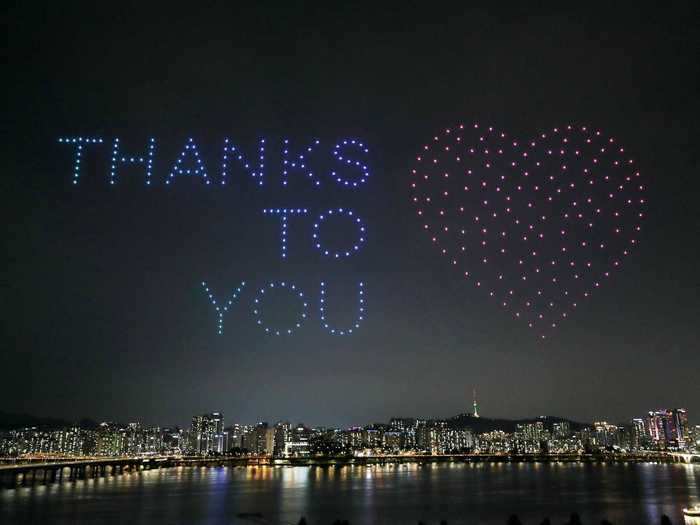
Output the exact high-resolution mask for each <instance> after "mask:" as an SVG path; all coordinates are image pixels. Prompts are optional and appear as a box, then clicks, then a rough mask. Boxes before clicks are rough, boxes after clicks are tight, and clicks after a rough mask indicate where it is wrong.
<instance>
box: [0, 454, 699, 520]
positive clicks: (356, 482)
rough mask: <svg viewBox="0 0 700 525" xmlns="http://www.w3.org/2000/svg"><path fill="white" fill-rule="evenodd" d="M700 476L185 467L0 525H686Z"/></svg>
mask: <svg viewBox="0 0 700 525" xmlns="http://www.w3.org/2000/svg"><path fill="white" fill-rule="evenodd" d="M699 477H700V465H664V464H656V465H654V464H608V465H591V464H583V463H553V464H546V463H541V464H540V463H534V464H506V463H493V464H484V463H467V464H464V463H451V464H450V463H447V464H427V465H424V464H418V463H410V464H401V465H372V466H360V465H334V466H316V467H280V466H276V467H268V466H256V467H215V468H184V467H178V468H173V469H163V470H158V471H145V472H134V473H130V474H125V475H124V476H118V477H108V478H101V479H95V480H81V481H76V482H73V483H65V484H54V485H48V486H41V485H38V486H35V487H33V488H29V487H24V488H18V489H16V490H6V491H2V492H0V523H20V524H21V523H57V524H59V525H63V524H69V523H70V524H72V523H77V522H104V521H122V520H127V517H128V521H129V523H130V525H142V524H143V525H153V524H158V523H188V524H190V523H191V524H197V525H199V524H212V525H214V524H217V525H218V524H224V523H225V524H227V525H229V524H235V523H247V522H246V521H244V520H243V521H242V520H241V518H239V517H238V515H239V513H242V512H247V513H258V512H259V513H261V514H262V515H264V516H265V519H267V520H268V521H269V522H271V523H296V521H297V520H298V519H299V517H300V516H302V515H305V516H306V517H307V518H308V520H309V522H319V523H332V522H333V521H334V520H335V519H338V518H343V519H348V520H350V522H351V523H353V525H355V524H379V523H397V524H401V525H404V524H406V523H416V522H417V521H418V520H424V521H426V522H433V523H435V522H438V521H439V520H442V519H445V520H447V521H448V522H449V523H450V525H453V524H460V523H483V524H503V523H505V519H506V518H507V516H508V514H510V513H512V512H517V513H518V514H519V515H520V517H521V519H522V520H523V522H525V523H529V522H533V523H539V522H540V520H541V519H542V518H544V517H545V516H548V517H550V519H552V522H553V523H557V522H564V521H565V520H566V517H568V514H569V513H570V512H571V511H573V510H576V511H577V512H578V513H579V514H580V515H581V517H582V518H583V519H584V523H599V522H600V520H601V519H603V518H607V519H609V520H610V521H612V522H613V523H615V524H616V525H632V524H634V525H639V524H640V523H651V524H657V523H659V520H660V517H661V515H662V514H667V515H669V516H670V517H671V519H672V521H673V523H683V516H682V514H681V508H682V507H687V506H691V505H694V504H698V503H700V497H699V495H698V488H699V487H700V482H699V479H698V478H699ZM125 513H128V516H127V515H126V514H125ZM685 522H686V524H688V525H690V524H692V525H700V520H698V519H694V518H687V519H686V520H685Z"/></svg>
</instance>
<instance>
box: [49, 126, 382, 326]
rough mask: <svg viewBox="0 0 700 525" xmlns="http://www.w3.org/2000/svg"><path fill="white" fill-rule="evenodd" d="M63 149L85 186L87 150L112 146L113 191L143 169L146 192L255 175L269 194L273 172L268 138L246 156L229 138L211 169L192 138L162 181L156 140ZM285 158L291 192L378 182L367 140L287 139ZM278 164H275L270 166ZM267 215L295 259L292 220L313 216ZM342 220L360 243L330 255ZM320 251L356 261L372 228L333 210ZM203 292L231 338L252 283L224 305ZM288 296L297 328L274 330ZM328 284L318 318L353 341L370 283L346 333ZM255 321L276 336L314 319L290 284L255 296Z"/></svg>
mask: <svg viewBox="0 0 700 525" xmlns="http://www.w3.org/2000/svg"><path fill="white" fill-rule="evenodd" d="M58 142H59V143H61V144H66V145H70V146H72V147H73V148H74V158H73V169H72V182H73V184H76V185H77V184H78V182H79V181H80V179H81V177H82V176H83V171H84V170H83V169H82V166H83V164H84V153H85V150H86V148H93V147H95V148H97V147H100V146H101V145H104V144H109V146H108V147H109V150H108V155H109V163H108V164H107V166H106V174H107V180H108V181H109V184H110V185H114V184H116V183H117V182H118V181H119V180H120V173H121V170H122V168H124V167H126V166H130V167H131V168H140V169H141V170H143V175H144V182H145V183H146V185H149V186H151V185H153V183H154V182H155V181H160V182H162V183H165V184H166V185H170V184H173V183H175V182H176V181H177V180H178V179H181V178H190V179H193V178H196V179H199V180H201V181H202V182H203V183H204V184H205V185H212V184H215V185H221V186H225V185H226V184H227V183H228V182H229V180H230V179H231V176H232V173H233V172H234V171H235V170H237V171H238V172H239V173H242V174H244V175H248V176H249V177H250V178H251V179H252V180H253V182H254V183H255V184H256V185H257V186H263V185H264V183H265V180H266V173H267V171H268V164H267V163H268V160H269V158H268V157H269V150H271V149H272V148H270V147H268V144H267V143H266V140H265V139H264V138H261V139H260V140H259V142H258V145H257V147H256V149H255V150H254V151H251V152H248V154H246V153H244V152H243V151H242V150H241V148H239V147H237V146H236V145H235V144H234V143H233V142H232V141H231V140H230V139H228V138H225V139H223V141H222V142H221V145H220V148H219V152H220V153H219V158H218V159H217V161H216V162H215V163H212V162H211V161H210V160H211V159H210V160H209V161H207V160H205V159H204V158H203V155H202V154H201V153H200V149H199V147H198V144H197V142H196V141H195V140H194V139H193V138H188V139H187V140H186V141H185V143H184V145H183V146H182V149H181V150H180V153H179V154H178V155H177V156H176V157H175V158H171V159H165V162H166V168H165V169H166V170H167V171H161V173H162V175H161V176H160V177H157V176H156V174H155V172H156V166H159V168H158V169H161V168H160V166H161V164H160V163H159V162H157V161H161V160H163V159H158V158H157V140H156V139H155V138H149V139H148V140H147V141H146V144H145V145H144V146H143V147H142V149H141V150H140V151H127V149H126V148H123V146H122V143H121V141H120V139H119V138H114V139H111V140H107V139H102V138H99V137H61V138H59V139H58ZM277 149H278V151H279V157H278V159H277V166H278V167H279V168H280V169H279V173H280V175H281V177H280V180H281V185H282V186H283V187H284V186H287V184H288V183H289V180H290V176H291V175H293V174H297V175H301V176H302V178H304V179H307V180H309V181H310V182H311V184H312V186H313V187H315V188H318V187H319V186H321V185H322V179H323V178H327V179H328V180H329V181H330V182H331V183H333V184H334V185H338V186H340V187H344V188H360V187H362V186H363V185H364V184H365V183H366V182H367V180H368V179H369V176H370V170H369V167H368V166H367V161H366V157H367V154H368V153H369V150H368V148H367V147H366V146H365V145H364V143H363V142H362V141H361V140H358V139H351V138H349V139H343V140H340V141H337V142H336V143H335V144H334V145H333V146H332V147H327V148H323V147H322V146H321V141H320V140H318V139H313V140H311V141H310V143H307V144H306V145H304V146H301V147H292V146H291V145H290V141H289V139H282V140H281V142H279V143H278V144H277ZM315 155H316V156H321V157H325V158H322V159H321V160H326V161H330V162H331V166H332V167H330V168H328V169H322V170H320V169H318V168H317V167H316V166H318V163H314V162H313V157H314V156H315ZM270 162H272V161H270ZM263 214H264V215H267V216H274V217H277V218H279V221H280V231H281V244H280V245H281V249H280V255H281V258H282V259H283V260H286V259H287V233H288V228H289V220H290V218H291V217H292V216H303V215H308V214H309V210H308V209H307V208H265V209H263ZM333 217H335V218H340V219H343V220H345V221H348V222H349V223H350V224H351V225H352V226H353V227H354V228H355V229H356V231H357V234H356V237H355V238H354V239H353V240H351V241H350V242H349V243H348V244H346V245H345V246H344V247H343V248H330V247H328V245H327V244H326V242H325V241H324V239H327V238H328V237H329V236H331V235H332V234H333V232H332V231H327V230H329V229H330V228H329V227H328V226H327V225H326V226H325V227H324V223H326V221H327V220H328V219H329V218H333ZM311 237H312V243H313V247H314V248H315V249H316V250H317V251H318V252H319V253H320V255H321V257H322V258H324V259H327V260H337V259H342V258H347V257H351V256H353V255H355V254H356V253H357V252H359V251H360V248H361V247H362V246H363V245H364V244H365V242H366V240H365V239H366V225H365V222H364V220H363V219H362V218H361V217H359V216H358V215H357V213H356V212H355V211H354V210H352V209H349V208H333V209H328V210H325V211H323V212H321V213H319V214H318V215H316V216H315V217H314V221H313V230H312V235H311ZM201 285H202V288H203V290H204V292H205V294H206V295H207V297H208V298H209V301H210V303H211V305H212V306H213V307H214V312H215V314H216V323H217V333H218V334H219V335H222V334H223V332H224V318H225V316H226V315H227V314H228V313H229V312H230V311H231V310H232V309H233V308H234V306H235V305H236V304H237V303H238V301H239V298H240V296H241V294H242V293H243V291H244V288H245V286H246V283H245V282H244V281H243V282H241V283H240V284H239V285H238V286H236V287H235V288H234V290H233V291H232V292H230V293H229V294H228V295H227V296H226V297H224V298H221V297H218V298H217V297H216V296H215V294H214V291H213V290H212V288H211V286H210V285H209V284H207V282H206V281H202V284H201ZM281 294H287V295H288V296H289V297H291V298H292V299H294V300H295V304H296V305H297V306H296V311H294V313H293V316H292V321H291V322H289V324H288V325H287V326H273V325H272V324H271V323H269V322H268V321H267V320H266V317H265V305H266V303H267V302H268V301H274V300H275V298H278V299H279V296H280V295H281ZM327 306H328V305H327V283H326V282H325V281H322V282H321V288H320V297H319V303H318V312H319V320H320V326H321V329H322V330H325V331H326V332H328V333H329V334H331V335H350V334H352V333H353V331H354V330H356V329H358V328H359V327H360V324H361V322H362V321H363V320H364V315H365V283H364V282H361V281H360V282H358V286H357V312H356V314H355V315H354V320H352V321H350V322H349V323H348V324H347V325H346V326H336V325H335V324H333V323H332V321H331V320H329V319H328V313H327ZM251 313H252V316H253V318H254V320H255V323H256V324H257V325H258V326H259V327H260V328H261V329H262V331H263V332H264V333H265V334H269V335H273V336H281V335H291V334H293V333H294V332H295V331H296V330H298V329H299V328H301V327H302V324H304V323H305V322H306V321H307V319H308V318H309V303H308V302H307V299H306V295H305V294H304V292H303V291H302V290H301V289H299V287H298V286H296V285H294V284H292V283H289V282H287V281H271V282H268V283H267V284H266V285H264V286H261V287H259V288H258V289H257V291H256V292H255V295H254V297H253V299H252V303H251Z"/></svg>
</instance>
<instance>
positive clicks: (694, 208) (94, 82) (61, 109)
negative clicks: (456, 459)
mask: <svg viewBox="0 0 700 525" xmlns="http://www.w3.org/2000/svg"><path fill="white" fill-rule="evenodd" d="M673 5H674V9H673V10H653V11H645V10H644V9H643V8H642V7H641V6H642V4H640V3H636V4H635V5H634V7H633V8H630V9H626V8H622V7H614V6H613V5H612V4H609V5H607V6H606V7H605V8H595V9H594V8H590V9H580V10H573V11H571V10H564V9H557V10H547V11H545V10H536V9H535V10H533V9H532V8H530V7H528V8H527V9H525V8H522V9H515V10H513V9H502V10H463V9H464V8H461V9H460V8H449V9H447V8H443V9H439V8H434V6H433V5H431V4H430V3H425V2H421V3H418V4H410V3H403V4H401V6H400V7H399V8H396V9H383V10H377V8H374V7H373V8H370V7H353V6H349V5H347V6H345V7H324V8H315V7H308V8H305V7H285V8H278V7H275V8H272V7H268V8H263V7H256V8H252V7H250V6H248V7H242V6H236V7H235V8H231V9H226V8H200V7H199V6H195V5H194V4H191V5H189V6H188V7H187V8H185V9H180V8H176V7H172V6H170V7H167V6H166V7H161V8H159V9H151V8H146V7H144V6H143V5H138V6H132V7H121V6H120V5H118V4H114V5H110V6H106V5H97V6H96V5H94V4H85V5H81V6H78V5H77V4H69V5H66V4H65V3H61V4H55V5H51V6H43V7H39V6H37V5H35V4H31V5H30V4H27V3H26V2H21V3H19V4H18V6H17V7H14V8H10V9H9V13H8V16H7V20H8V25H9V28H8V29H9V32H8V47H7V49H8V56H9V60H8V65H7V67H6V68H5V69H6V71H7V73H8V74H7V75H6V76H5V78H6V80H5V86H6V88H7V90H8V92H9V93H8V97H7V99H6V100H7V104H8V105H7V108H6V111H5V126H4V140H3V145H4V150H5V152H4V155H3V157H4V159H5V170H4V175H3V176H2V179H1V180H2V200H3V210H4V211H5V212H6V219H5V221H4V224H5V230H6V232H5V235H3V247H4V250H3V255H4V262H3V269H4V271H3V272H2V274H3V279H2V294H1V297H2V300H1V301H0V306H1V307H2V312H1V313H2V325H1V326H2V341H3V345H2V346H3V347H2V353H1V354H0V370H2V376H1V377H2V379H1V380H0V396H1V397H0V399H2V404H1V405H0V409H1V410H4V411H9V412H27V413H33V414H36V415H45V416H48V415H51V416H58V417H65V418H70V419H74V418H79V417H81V416H90V417H93V418H96V419H116V420H122V421H125V420H134V419H140V420H142V421H145V422H147V423H158V424H172V423H179V424H183V423H187V422H188V421H189V419H190V418H191V416H192V414H195V413H201V412H205V411H213V410H221V411H223V412H224V414H225V417H226V420H227V421H228V422H231V421H240V422H253V421H256V420H262V419H264V420H269V421H275V420H277V419H282V418H284V419H290V420H292V421H304V422H306V423H308V424H316V425H322V424H326V425H349V424H361V423H365V422H372V421H382V420H386V419H387V418H388V417H390V416H392V415H413V416H426V417H431V416H432V417H441V416H449V415H453V414H455V413H459V412H463V411H467V410H469V404H470V402H471V390H472V388H473V387H476V388H477V389H478V391H479V399H480V405H481V411H482V413H483V414H484V415H490V416H503V417H525V416H534V415H539V414H552V415H563V416H570V417H572V418H575V419H579V420H593V419H598V418H601V419H609V420H613V421H622V420H625V419H628V418H630V417H633V416H637V415H641V414H642V413H643V412H644V411H646V410H648V409H652V408H657V407H666V406H684V407H687V408H688V409H689V411H690V417H691V420H693V421H694V422H696V423H698V422H700V381H699V380H698V371H699V370H700V357H699V356H700V352H699V351H698V348H699V347H700V345H699V344H698V341H700V330H699V329H698V320H699V319H700V308H699V305H700V300H699V296H700V286H699V285H700V278H699V277H698V267H699V265H698V257H699V256H700V248H699V247H698V240H699V239H698V231H700V215H699V213H698V205H697V202H698V192H699V191H700V183H699V182H698V173H699V170H698V168H699V162H698V161H699V158H700V156H699V155H698V147H697V144H696V140H697V139H698V137H699V136H700V133H699V132H700V125H699V124H698V122H699V118H700V103H699V102H698V79H699V75H698V51H697V50H698V49H699V48H700V42H699V41H698V36H697V35H698V27H697V25H696V24H697V20H698V19H699V18H700V16H699V15H700V13H698V12H697V9H695V8H692V7H689V6H691V5H692V3H688V4H683V3H680V2H679V3H674V4H673ZM684 5H685V6H686V7H684ZM473 121H478V122H483V123H484V124H489V125H493V126H496V127H497V128H499V129H504V130H508V131H509V133H510V134H511V135H512V136H516V137H522V138H523V139H529V138H530V137H534V136H536V134H537V133H538V132H540V131H543V130H549V129H551V128H552V127H554V126H561V125H565V124H568V123H574V124H590V125H592V126H598V127H600V128H601V129H604V130H605V131H606V132H607V133H611V134H613V135H615V136H616V137H618V138H619V140H620V142H621V143H623V144H624V145H625V147H626V148H627V150H628V151H630V152H631V154H632V155H633V156H634V157H635V159H636V161H637V163H638V166H639V167H640V170H641V172H642V175H643V177H644V180H645V183H646V185H647V188H648V190H647V192H646V195H647V198H648V201H649V205H648V210H649V213H648V217H647V219H646V221H645V222H644V228H643V230H642V232H641V235H640V237H639V239H640V246H639V249H637V250H636V252H635V253H634V254H633V255H632V256H630V258H629V259H628V260H626V261H625V268H624V271H622V272H620V273H618V274H616V275H615V276H614V279H612V280H611V282H610V283H606V284H605V286H604V287H603V288H602V289H601V290H600V291H598V292H597V293H596V295H595V296H594V297H592V298H591V299H590V300H589V301H585V302H583V303H582V304H581V305H580V307H579V309H578V311H576V312H575V314H573V317H572V319H571V320H570V321H569V322H568V323H566V324H564V325H562V326H561V327H560V328H558V329H557V330H555V331H554V332H553V333H552V335H551V336H550V337H549V338H548V339H547V340H546V341H540V340H538V339H537V338H536V337H535V336H533V334H532V333H531V331H528V329H527V327H526V326H525V324H524V323H519V322H516V321H514V320H513V319H512V318H511V316H510V315H509V314H508V313H507V312H504V311H503V310H502V309H499V307H498V306H496V305H495V304H494V303H493V302H492V301H490V300H489V298H488V297H487V295H486V294H485V293H484V291H482V290H477V289H475V288H474V287H473V286H470V285H468V284H467V283H465V282H464V281H463V280H462V279H460V277H459V275H458V274H457V272H454V271H452V268H450V267H449V264H447V263H446V261H445V260H444V259H441V258H440V257H439V256H438V255H437V253H436V251H435V250H434V249H433V247H432V246H431V245H430V244H431V243H430V241H429V239H428V238H427V237H426V236H425V235H424V234H423V232H421V231H420V227H421V223H420V221H419V220H418V218H417V217H416V215H415V210H414V208H413V206H412V204H411V202H410V198H411V195H410V193H409V188H408V182H409V173H410V170H411V168H412V166H413V159H414V157H415V154H416V153H417V152H418V150H419V148H420V147H421V145H422V144H424V143H425V142H426V141H428V140H429V139H430V137H432V136H433V134H435V133H436V132H438V131H439V130H441V129H443V128H444V127H446V126H452V125H454V124H457V123H459V122H473ZM64 136H99V137H102V138H104V139H105V140H106V143H105V144H103V145H101V146H99V147H95V148H88V149H86V150H85V151H86V155H85V161H84V165H83V170H84V172H83V177H82V178H81V182H80V184H79V185H77V186H74V185H73V184H72V181H71V177H72V162H73V149H72V148H71V147H67V146H65V145H62V144H59V143H58V141H57V139H58V138H59V137H64ZM114 137H120V138H121V141H122V142H121V143H122V144H123V147H124V149H125V150H129V151H133V152H134V153H138V152H139V151H140V150H145V144H146V140H147V138H148V137H155V138H156V139H157V140H158V147H157V150H156V154H155V163H154V169H153V181H154V182H153V185H152V186H151V187H146V186H145V185H144V183H143V180H144V179H143V170H141V169H139V168H138V167H133V168H129V167H123V168H121V171H120V175H121V179H120V181H119V184H117V185H115V186H112V187H110V186H109V184H108V182H107V181H108V173H109V170H108V166H109V150H110V143H111V140H112V139H113V138H114ZM187 137H194V138H195V139H196V141H197V143H198V145H199V146H200V152H201V157H202V159H203V161H204V162H205V164H206V166H207V169H208V171H209V172H210V176H211V177H212V178H215V177H216V176H217V174H218V171H219V169H220V168H219V166H220V162H221V161H220V154H221V144H222V141H223V138H224V137H230V138H231V140H232V141H233V142H235V143H236V144H237V145H240V146H241V147H242V148H243V151H244V152H249V151H252V150H253V148H254V147H255V145H256V141H257V139H258V138H259V137H266V139H267V143H268V144H269V149H268V158H267V164H268V172H267V174H266V176H269V182H270V184H269V185H266V186H265V188H264V189H262V190H261V189H259V188H257V187H256V186H255V185H254V184H253V183H252V182H251V179H249V178H248V177H247V176H245V175H244V174H243V173H242V172H241V171H235V170H234V169H232V172H231V183H230V184H229V185H228V186H227V187H225V188H222V187H218V186H217V187H211V186H210V187H206V186H204V185H203V184H202V183H201V180H199V179H192V178H191V179H186V178H184V177H182V178H180V179H178V180H177V181H176V183H174V184H172V185H170V186H166V185H165V184H164V180H165V177H166V176H167V174H168V172H169V170H170V167H171V165H172V164H173V162H174V159H175V158H176V156H177V154H178V152H179V151H180V150H181V149H182V146H183V144H184V141H185V140H186V138H187ZM283 137H287V138H289V139H290V141H291V142H293V143H294V144H302V143H305V142H308V141H309V140H311V139H312V138H315V137H318V138H319V140H320V141H321V144H320V147H319V151H320V152H321V153H320V155H319V157H320V158H321V160H320V161H319V162H321V166H322V167H323V166H325V165H323V162H324V161H323V155H325V158H327V159H330V158H331V149H332V147H333V145H334V144H335V143H336V142H337V140H338V139H342V138H345V137H348V138H350V137H358V138H361V139H362V140H363V141H364V143H365V144H366V145H367V146H368V148H369V150H370V153H369V156H368V159H367V160H368V165H369V167H370V170H371V175H370V178H369V179H368V182H367V183H366V184H365V185H364V187H362V188H361V189H357V190H351V189H342V188H337V187H335V186H334V185H333V183H332V181H331V180H330V179H328V178H326V179H325V180H324V179H323V177H324V176H325V175H322V176H321V180H323V182H324V185H323V186H322V187H321V189H319V190H314V189H312V188H311V186H310V185H309V184H307V183H306V182H304V181H302V180H294V184H290V187H289V188H287V189H282V188H281V187H280V185H279V171H280V159H281V157H280V153H279V143H280V141H281V139H282V138H283ZM319 170H320V171H319V173H322V169H321V168H319ZM292 186H293V187H292ZM276 206H280V207H282V206H290V207H299V206H302V207H307V208H309V209H310V210H312V211H314V212H316V213H318V212H319V211H320V210H325V209H328V208H337V207H346V208H347V207H351V208H352V209H353V210H355V211H356V213H357V214H359V215H360V216H361V217H362V218H363V219H364V220H365V222H366V225H367V243H366V244H365V245H364V246H363V248H362V249H361V250H360V251H359V252H358V253H357V255H355V256H353V257H351V258H348V259H346V260H344V261H340V262H336V261H327V260H323V259H322V258H321V257H320V256H319V254H318V252H316V251H315V250H314V249H313V246H312V245H311V239H310V235H311V233H312V224H313V219H312V218H311V217H295V218H292V219H290V230H289V232H290V234H289V257H288V260H287V261H284V262H282V261H281V259H280V257H279V253H280V245H279V238H280V230H279V222H278V221H276V220H274V219H272V218H270V217H265V216H263V215H262V212H261V210H262V209H263V208H266V207H276ZM344 228H346V226H343V225H342V222H340V221H339V222H337V229H335V230H333V227H332V226H331V225H330V224H329V225H328V230H324V233H325V234H326V239H327V240H328V242H329V244H330V245H334V246H338V247H340V246H342V245H343V240H344V239H346V238H348V237H349V236H351V235H352V234H353V230H351V229H347V228H346V229H344ZM334 234H335V237H333V235H334ZM333 243H335V244H333ZM282 279H284V280H287V281H291V282H294V283H295V284H297V285H298V286H299V287H300V288H301V289H303V290H304V291H305V292H306V293H307V295H308V302H309V314H310V317H309V319H308V320H307V322H306V323H305V324H304V325H303V326H302V328H301V329H300V330H298V331H297V333H296V334H295V335H293V336H290V337H284V336H280V337H275V336H267V335H265V334H264V333H263V332H262V330H261V329H260V328H259V327H258V326H256V324H255V320H254V316H253V314H252V308H253V307H252V305H251V303H252V300H253V296H254V295H255V294H254V290H256V289H258V288H259V287H260V286H264V285H265V284H266V283H268V282H270V281H275V280H282ZM322 279H324V280H326V281H327V282H328V283H329V300H328V305H329V315H331V314H332V316H333V319H334V320H336V321H337V322H340V321H342V320H348V319H351V318H352V314H353V312H352V310H353V303H352V302H351V300H354V298H355V296H356V292H355V288H354V286H355V283H356V282H357V281H358V280H362V281H363V282H364V283H365V287H366V298H367V315H366V320H365V321H364V323H363V324H362V325H361V327H360V329H358V330H357V331H356V333H354V334H353V335H352V336H350V337H337V336H331V335H329V334H328V333H327V332H324V331H323V330H321V328H320V324H319V315H318V295H319V286H320V285H319V283H320V281H321V280H322ZM202 280H206V281H207V282H208V283H210V284H211V286H212V288H213V290H214V292H215V294H216V295H217V297H218V296H221V295H222V294H223V293H224V292H225V291H226V292H230V291H232V290H233V288H234V287H235V285H236V284H237V283H238V282H240V281H242V280H245V281H246V282H247V283H248V284H247V286H246V288H245V289H244V292H243V294H242V296H241V298H240V299H239V301H238V302H236V303H235V304H234V306H233V309H232V312H231V313H230V314H229V315H228V316H227V317H226V319H225V325H224V335H222V336H218V335H217V334H216V318H215V315H214V312H213V309H212V307H211V305H210V304H209V303H208V302H207V300H206V297H205V296H204V294H203V292H202V290H201V288H200V284H201V281H202ZM333 290H335V292H336V293H337V295H336V296H333ZM338 296H339V297H338ZM338 299H339V300H338ZM286 305H287V303H286V302H285V301H283V300H282V301H280V302H278V303H277V304H276V305H275V306H273V305H272V304H271V303H270V304H269V305H268V308H269V310H267V311H268V317H276V318H279V320H280V321H279V323H281V322H282V320H284V319H285V318H286V317H285V316H289V315H290V312H291V310H290V309H289V308H287V306H286ZM271 322H272V321H271Z"/></svg>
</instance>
